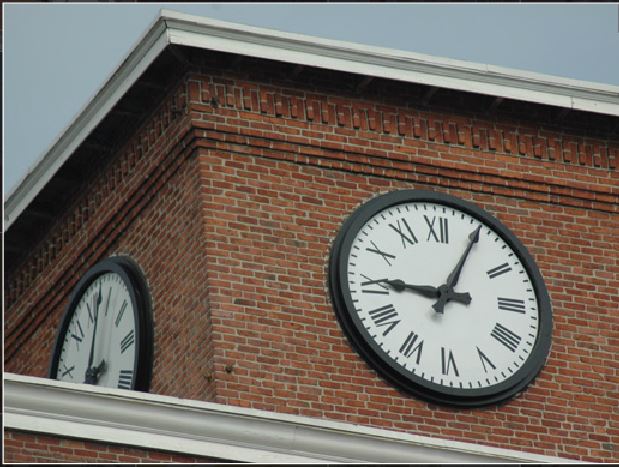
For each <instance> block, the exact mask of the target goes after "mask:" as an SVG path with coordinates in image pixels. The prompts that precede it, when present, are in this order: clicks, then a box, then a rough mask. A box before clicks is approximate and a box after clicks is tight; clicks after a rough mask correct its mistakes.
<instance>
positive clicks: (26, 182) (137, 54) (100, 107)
mask: <svg viewBox="0 0 619 467" xmlns="http://www.w3.org/2000/svg"><path fill="white" fill-rule="evenodd" d="M168 43H169V41H168V37H167V34H166V27H165V21H164V20H163V19H162V18H161V16H160V15H158V16H157V17H156V18H155V20H154V21H153V22H152V23H151V26H150V27H149V28H148V29H147V30H146V32H144V34H143V35H142V36H141V37H140V38H139V39H138V41H137V43H136V44H135V45H134V46H133V47H132V48H131V49H130V50H129V52H128V53H127V55H126V56H125V57H124V58H123V59H122V60H121V61H120V64H119V65H118V66H117V67H116V68H115V69H114V71H113V72H112V73H111V74H110V75H109V76H108V77H107V78H106V79H105V80H104V81H103V84H102V85H101V86H100V87H99V89H98V90H97V91H95V93H94V95H93V97H92V98H91V99H89V100H88V102H87V103H86V104H85V105H84V106H83V107H82V109H81V110H80V111H78V112H77V114H76V115H75V116H74V117H73V119H72V120H71V121H70V122H69V124H68V125H67V126H66V127H65V129H64V130H62V131H61V132H60V134H59V135H58V137H57V138H56V139H55V140H54V142H53V143H52V144H51V145H50V146H49V148H48V149H47V150H46V151H44V152H43V154H42V155H41V156H40V157H39V158H38V159H37V160H36V161H35V162H34V163H33V165H32V166H31V167H30V169H29V170H28V172H27V173H26V174H25V175H24V176H23V177H22V179H21V180H20V181H19V182H18V183H17V184H16V185H15V186H14V187H13V188H12V189H11V191H10V192H9V193H8V194H7V196H6V198H5V202H4V218H3V231H4V232H6V231H7V230H8V229H9V227H10V226H11V225H12V224H13V222H14V221H15V219H17V218H18V217H19V215H20V214H21V213H22V212H23V211H24V209H25V208H26V207H27V206H28V205H29V204H30V202H31V201H32V200H33V199H34V198H35V196H36V195H37V194H38V193H39V192H40V191H41V189H42V188H43V187H44V186H45V185H46V184H47V183H48V182H49V181H50V180H51V179H52V177H53V176H54V175H55V174H56V172H57V171H58V170H59V169H60V167H61V166H62V165H63V164H64V162H66V160H67V159H68V158H69V157H70V156H71V154H73V152H74V151H75V149H77V147H79V145H80V144H81V143H82V142H83V141H84V139H85V138H86V137H87V136H88V135H89V134H90V133H91V132H92V130H94V128H95V127H96V126H97V125H98V124H99V123H100V122H101V121H102V120H103V119H104V118H105V116H106V115H107V114H108V112H109V111H110V110H111V109H112V107H114V105H115V104H116V103H117V102H118V101H119V100H120V98H121V97H122V96H123V95H124V94H125V93H126V92H127V91H128V90H129V88H130V87H131V86H132V85H133V83H134V82H135V81H136V80H137V79H138V78H139V76H140V75H141V74H142V72H143V71H144V70H145V69H146V68H147V67H148V65H149V64H150V63H151V62H152V61H153V60H154V59H155V58H156V57H157V56H158V55H159V54H160V53H161V51H162V50H163V49H164V48H165V47H166V46H167V45H168Z"/></svg>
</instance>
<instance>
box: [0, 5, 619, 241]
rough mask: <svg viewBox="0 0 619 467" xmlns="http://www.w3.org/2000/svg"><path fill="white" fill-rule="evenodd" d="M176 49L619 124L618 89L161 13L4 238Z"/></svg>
mask: <svg viewBox="0 0 619 467" xmlns="http://www.w3.org/2000/svg"><path fill="white" fill-rule="evenodd" d="M169 44H174V45H180V46H192V47H200V48H203V49H209V50H217V51H224V52H230V53H235V54H241V55H246V56H251V57H258V58H265V59H271V60H279V61H283V62H288V63H294V64H299V65H307V66H315V67H322V68H328V69H332V70H339V71H344V72H349V73H356V74H359V75H364V76H371V77H380V78H388V79H394V80H400V81H404V82H413V83H421V84H427V85H431V86H435V87H443V88H448V89H455V90H460V91H467V92H475V93H481V94H486V95H491V96H497V97H502V98H509V99H516V100H521V101H525V102H534V103H539V104H547V105H553V106H558V107H563V108H567V109H575V110H584V111H588V112H595V113H601V114H607V115H613V116H619V86H612V85H606V84H599V83H590V82H585V81H578V80H572V79H566V78H559V77H555V76H549V75H543V74H540V73H532V72H525V71H520V70H512V69H509V68H503V67H498V66H492V65H483V64H477V63H472V62H466V61H463V60H453V59H446V58H438V57H433V56H430V55H424V54H418V53H412V52H403V51H398V50H392V49H387V48H381V47H370V46H365V45H359V44H354V43H350V42H342V41H334V40H327V39H320V38H316V37H311V36H305V35H301V34H291V33H284V32H281V31H275V30H271V29H263V28H255V27H250V26H245V25H240V24H235V23H228V22H223V21H216V20H212V19H210V18H204V17H201V16H193V15H187V14H183V13H178V12H174V11H170V10H161V12H160V13H159V16H158V17H157V18H156V19H155V21H154V22H153V24H152V25H151V27H150V28H149V29H148V30H147V31H146V32H145V33H144V34H143V36H142V38H141V39H140V40H139V41H138V42H137V44H136V45H135V46H134V47H133V49H132V50H131V52H130V53H129V54H128V56H127V57H126V59H125V60H123V61H122V62H121V64H120V65H119V67H118V68H117V69H116V71H115V72H114V73H112V75H111V76H110V77H109V78H108V80H107V81H106V82H105V84H104V85H103V86H102V88H101V89H100V90H99V91H98V92H97V94H96V95H95V96H94V97H93V98H92V100H90V101H89V102H88V103H87V104H86V106H85V107H84V108H83V110H82V111H81V112H80V113H79V114H78V115H77V116H76V117H75V118H74V120H73V121H72V122H71V124H70V125H69V126H68V127H67V129H65V130H64V131H63V132H62V133H61V135H60V136H59V137H58V139H57V140H56V141H55V142H54V144H53V145H52V146H51V147H50V149H48V151H46V152H45V153H44V155H43V156H42V157H41V158H40V159H39V160H38V161H37V162H36V163H35V165H34V166H33V167H32V168H31V169H30V171H29V172H28V173H27V175H26V176H25V177H24V178H23V179H22V180H21V182H20V183H18V184H17V185H16V186H15V188H14V189H13V190H12V191H11V192H10V193H9V194H8V196H7V198H6V201H5V203H4V226H3V227H4V230H3V231H4V232H6V231H7V230H8V229H9V227H10V226H11V225H12V224H13V222H14V221H15V219H16V218H17V217H19V215H20V214H21V213H22V212H23V211H24V209H26V207H27V206H28V204H30V202H31V201H32V200H33V199H34V197H35V196H36V195H37V194H38V193H39V192H40V191H41V190H42V189H43V187H44V186H45V185H46V184H47V183H48V182H49V181H50V180H51V178H52V177H53V176H54V175H55V174H56V172H57V171H58V169H59V168H60V167H61V166H62V164H63V163H64V162H66V161H67V160H68V159H69V158H70V157H71V155H72V154H73V152H74V150H75V149H76V148H77V147H79V145H80V144H81V143H82V141H83V140H84V139H85V138H86V137H87V136H88V134H89V133H90V132H91V131H92V130H93V129H94V128H95V127H96V126H97V125H98V124H99V122H101V121H102V120H103V118H105V116H106V115H107V113H108V112H109V110H110V109H111V108H112V107H113V106H114V105H115V104H116V103H117V102H118V101H119V100H120V98H121V97H122V96H123V94H124V93H125V92H126V91H127V90H128V89H129V88H130V87H131V86H132V85H133V83H134V82H135V81H136V80H137V79H138V78H139V76H140V75H141V74H142V72H143V71H144V70H145V69H146V67H147V66H148V65H149V64H150V63H151V62H152V61H153V60H154V59H155V58H156V57H157V56H158V55H159V54H160V53H161V52H162V51H163V50H164V49H165V47H166V46H167V45H169Z"/></svg>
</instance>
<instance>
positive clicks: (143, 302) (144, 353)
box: [49, 256, 153, 392]
mask: <svg viewBox="0 0 619 467" xmlns="http://www.w3.org/2000/svg"><path fill="white" fill-rule="evenodd" d="M108 273H115V274H118V275H119V276H120V277H121V278H122V280H123V281H124V282H125V284H126V285H127V289H128V291H129V296H130V298H131V301H132V305H133V310H134V318H135V323H136V330H135V331H136V332H135V345H136V352H135V360H134V364H133V369H134V373H133V374H134V375H135V377H134V378H133V383H132V387H131V389H133V390H136V391H143V392H148V390H149V388H150V382H151V378H152V371H153V318H152V305H151V299H150V293H149V290H148V285H147V283H146V279H145V278H144V276H143V274H142V272H141V270H140V268H139V267H138V265H137V263H135V262H134V261H133V260H132V259H131V258H129V257H128V256H112V257H110V258H107V259H105V260H103V261H101V262H99V263H97V264H96V265H95V266H93V267H92V268H91V269H89V270H88V271H87V272H86V274H85V275H84V276H83V277H82V278H81V279H80V281H79V282H78V283H77V285H76V286H75V288H74V289H73V291H72V292H71V295H70V297H69V305H68V306H67V308H66V310H65V312H64V315H63V317H62V321H61V324H60V327H59V329H58V334H57V336H56V343H55V345H54V351H53V353H52V358H51V363H50V368H49V377H50V378H52V379H56V378H57V375H58V360H59V359H60V353H61V352H62V347H63V344H64V340H65V334H66V333H67V331H68V328H69V325H70V323H71V318H72V317H73V314H74V312H75V309H76V307H77V305H78V304H79V301H80V299H81V297H82V294H83V293H84V292H85V291H86V290H87V289H88V287H89V286H90V284H92V283H93V282H94V281H95V280H96V279H97V278H98V277H99V276H101V275H103V274H108Z"/></svg>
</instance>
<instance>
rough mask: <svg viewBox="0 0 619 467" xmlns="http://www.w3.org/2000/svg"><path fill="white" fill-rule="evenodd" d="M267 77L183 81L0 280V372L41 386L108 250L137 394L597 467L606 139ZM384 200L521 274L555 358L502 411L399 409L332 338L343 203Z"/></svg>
mask: <svg viewBox="0 0 619 467" xmlns="http://www.w3.org/2000/svg"><path fill="white" fill-rule="evenodd" d="M207 69H208V72H207V71H206V70H207ZM278 70H279V69H278V68H277V67H275V66H274V68H273V74H274V77H273V78H269V77H267V76H265V74H266V73H262V74H261V72H260V71H259V70H258V69H257V68H252V66H251V64H249V65H248V71H238V70H232V69H223V70H218V69H217V68H212V67H205V68H204V69H196V70H194V71H193V72H191V73H189V74H187V75H186V76H185V77H184V78H183V80H182V81H181V82H180V83H179V85H178V86H177V87H176V88H174V89H173V90H171V91H170V94H169V96H168V97H167V98H166V99H165V101H164V102H163V103H162V105H161V107H160V108H159V109H158V110H157V111H156V112H155V113H154V114H153V115H152V116H151V118H150V119H149V121H148V122H147V123H146V124H145V125H144V126H143V127H142V128H141V129H140V130H139V131H138V132H137V133H136V134H135V136H134V137H132V138H131V140H130V141H128V142H127V143H126V145H125V146H124V148H123V149H122V150H121V151H119V153H118V154H117V155H116V156H115V157H114V159H113V160H112V161H111V162H110V163H109V164H108V165H107V166H106V167H105V168H104V169H103V170H102V172H101V174H100V176H97V177H96V179H95V180H94V181H93V182H92V183H91V184H90V186H89V187H87V188H86V189H85V190H84V192H83V193H82V194H81V195H80V196H79V197H78V199H76V200H75V204H74V205H72V206H69V207H68V208H67V213H66V216H65V217H63V218H62V219H59V220H58V222H57V224H56V225H55V227H54V228H53V229H52V230H51V231H50V232H49V234H48V235H47V237H46V239H45V240H44V241H43V242H42V243H41V244H40V245H38V247H37V248H34V249H33V250H32V254H31V255H30V257H29V258H28V259H27V261H26V262H24V263H23V264H22V265H21V266H20V267H19V268H17V269H16V270H15V271H7V282H6V284H5V291H6V294H5V309H6V313H5V369H6V371H12V372H16V373H20V374H28V375H33V376H46V373H47V365H48V363H49V358H50V355H51V348H52V345H53V342H54V337H55V334H56V332H57V326H58V324H59V321H60V317H61V316H62V312H63V310H64V307H65V306H66V303H67V299H68V294H69V293H70V291H71V289H72V287H73V286H74V285H75V283H76V282H77V280H78V279H79V277H80V276H81V275H82V274H83V273H84V272H85V271H86V270H87V269H88V268H89V267H91V266H92V265H93V264H94V263H95V262H96V261H97V260H99V259H101V258H104V257H106V256H108V255H110V254H113V253H122V254H128V255H131V256H133V257H134V258H135V259H136V260H137V262H138V263H139V264H140V266H141V267H142V268H143V270H144V273H145V275H146V277H147V279H148V282H149V287H150V290H151V293H152V295H153V309H154V320H155V362H154V377H153V383H152V389H151V392H153V393H157V394H167V395H174V396H178V397H184V398H190V399H199V400H209V401H215V402H220V403H223V404H230V405H238V406H244V407H254V408H258V409H264V410H269V411H277V412H284V413H294V414H300V415H307V416H312V417H320V418H331V419H335V420H342V421H347V422H350V423H356V424H363V425H370V426H377V427H384V428H388V429H396V430H403V431H406V432H409V433H413V434H419V435H427V436H436V437H441V438H446V439H453V440H458V441H468V442H476V443H482V444H486V445H490V446H497V447H502V448H509V449H520V450H524V451H527V452H533V453H538V454H545V455H553V456H562V457H568V458H572V459H578V460H583V461H587V460H589V461H599V460H604V461H613V460H614V461H616V460H617V459H618V456H617V454H616V452H617V450H619V428H618V426H617V423H618V419H617V414H616V405H617V399H616V394H617V389H618V383H619V379H618V378H617V364H616V362H617V360H618V353H619V340H618V339H617V329H618V326H619V321H618V319H619V318H618V315H617V310H618V309H619V293H618V292H617V290H619V252H618V250H617V248H616V245H617V243H618V240H619V216H618V212H619V174H618V172H617V170H616V164H617V158H618V157H619V141H618V140H617V139H616V135H615V137H614V138H615V139H612V138H611V137H609V136H604V135H603V134H597V133H595V132H591V131H588V130H586V129H582V128H580V129H579V128H571V127H570V128H566V127H562V126H561V124H560V123H559V124H555V125H553V124H550V123H547V122H546V121H544V123H543V124H540V123H539V120H537V119H536V118H530V119H527V118H524V117H522V116H514V115H511V114H509V113H507V112H506V113H505V114H490V115H488V114H485V113H483V112H480V111H465V110H462V107H457V108H456V107H454V108H452V109H449V108H445V107H444V106H441V105H439V103H437V104H436V105H434V106H432V104H431V103H430V104H428V105H426V104H424V103H423V102H419V101H415V100H414V99H413V98H411V97H406V96H405V97H406V98H401V97H400V95H399V94H395V93H394V92H392V91H390V88H389V87H388V86H387V88H386V89H385V90H381V91H380V92H379V91H376V92H369V91H368V92H367V93H364V94H363V95H362V96H361V97H359V96H357V95H356V94H355V93H352V92H350V91H346V90H343V91H339V92H338V91H337V89H336V88H337V85H338V83H339V82H338V81H337V80H336V81H329V80H328V79H327V78H328V77H329V76H331V75H330V74H328V73H327V72H325V75H324V76H323V75H320V74H318V75H312V77H313V78H315V79H313V80H304V81H295V80H294V78H284V77H283V75H284V74H283V73H282V74H278ZM411 94H413V95H414V92H412V91H411ZM437 98H438V97H437ZM465 98H466V99H468V100H467V102H474V101H475V100H477V101H481V100H482V98H481V97H479V98H475V97H474V96H472V97H471V96H465V97H463V99H465ZM400 99H402V102H401V103H398V102H399V100H400ZM179 102H180V103H181V105H178V106H177V107H180V108H182V109H183V112H182V115H176V114H174V116H173V114H172V112H171V108H172V103H175V104H178V103H179ZM478 107H479V106H478ZM529 107H530V108H531V109H532V112H531V113H532V114H533V115H535V112H534V111H533V110H536V109H538V107H537V106H533V105H530V106H529ZM540 112H541V111H540ZM589 135H593V136H589ZM400 188H423V189H432V190H436V191H442V192H445V193H450V194H453V195H455V196H458V197H461V198H463V199H466V200H470V201H473V202H475V203H477V204H479V205H480V206H481V207H483V208H484V209H487V210H488V211H490V212H491V213H493V214H494V215H495V216H497V217H498V218H499V219H501V221H502V222H504V223H505V224H506V225H507V226H508V227H509V228H510V229H511V230H512V231H513V232H514V233H515V234H516V235H517V236H518V237H519V238H520V239H521V240H522V241H523V243H524V244H525V245H526V246H527V248H528V249H529V251H530V252H531V253H532V255H533V256H534V258H535V260H536V261H537V263H538V265H539V267H540V269H541V271H542V274H543V276H544V278H545V280H546V283H547V286H548V290H549V293H550V296H551V300H552V304H553V316H554V329H553V345H552V349H551V354H550V357H549V359H548V362H547V364H546V366H545V367H544V369H543V370H542V372H541V374H540V375H539V376H538V378H537V379H536V380H535V382H534V383H533V384H532V385H531V386H530V387H529V388H528V389H527V390H525V391H524V392H523V393H521V394H520V395H518V396H517V397H516V398H514V399H513V400H511V401H508V402H507V403H505V404H503V405H500V406H491V407H487V408H482V409H452V408H444V407H439V406H435V405H432V404H428V403H426V402H423V401H420V400H417V399H415V398H413V397H411V396H408V395H406V394H403V393H401V392H400V391H398V390H397V389H395V388H393V387H392V386H390V385H389V384H387V383H385V382H384V381H383V380H382V379H381V378H380V377H378V376H377V375H376V374H375V373H374V372H373V371H372V370H371V369H370V368H369V367H368V366H367V365H366V364H365V363H364V362H363V361H362V359H361V358H360V357H359V356H358V355H357V354H356V353H355V352H354V351H353V350H352V348H351V347H350V345H349V343H348V341H347V340H346V338H345V337H344V335H343V334H342V331H341V329H340V327H339V325H338V323H337V321H336V318H335V314H334V312H333V308H332V305H331V303H330V300H329V294H328V290H327V275H326V274H327V258H328V255H329V249H330V246H331V242H332V241H333V238H334V237H335V235H336V233H337V231H338V229H339V227H340V225H341V223H342V222H343V221H344V219H345V218H346V217H347V216H348V215H350V213H351V212H352V211H353V210H354V209H355V208H356V207H358V206H359V205H360V204H362V203H363V202H364V201H366V200H368V199H370V198H372V197H374V196H376V195H378V194H380V193H384V192H387V191H391V190H395V189H400ZM5 439H6V435H5ZM24 447H25V446H24ZM33 452H34V451H33ZM33 455H34V454H33Z"/></svg>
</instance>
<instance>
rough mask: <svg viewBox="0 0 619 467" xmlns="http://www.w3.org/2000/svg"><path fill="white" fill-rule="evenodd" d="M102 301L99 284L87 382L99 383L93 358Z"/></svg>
mask: <svg viewBox="0 0 619 467" xmlns="http://www.w3.org/2000/svg"><path fill="white" fill-rule="evenodd" d="M100 303H101V285H99V295H98V296H97V300H96V303H95V304H94V306H93V308H94V310H95V312H94V325H93V329H92V342H91V343H90V352H89V353H88V367H87V368H86V381H85V383H86V384H97V381H98V380H99V377H98V374H97V369H96V368H93V366H92V360H93V357H94V353H95V339H96V337H97V323H98V321H99V304H100Z"/></svg>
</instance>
